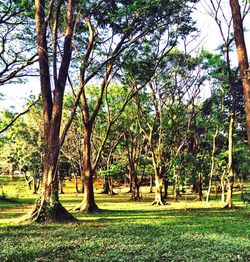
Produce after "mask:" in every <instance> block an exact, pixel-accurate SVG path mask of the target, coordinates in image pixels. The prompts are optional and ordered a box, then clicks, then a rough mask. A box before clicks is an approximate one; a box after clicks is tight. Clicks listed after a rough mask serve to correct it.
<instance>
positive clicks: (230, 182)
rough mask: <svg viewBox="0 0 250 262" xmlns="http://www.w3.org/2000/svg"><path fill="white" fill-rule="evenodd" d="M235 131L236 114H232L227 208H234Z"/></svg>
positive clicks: (229, 139)
mask: <svg viewBox="0 0 250 262" xmlns="http://www.w3.org/2000/svg"><path fill="white" fill-rule="evenodd" d="M233 130H234V114H233V113H231V114H230V123H229V136H228V183H227V202H226V206H225V208H234V204H233V197H232V196H233V184H234V172H233Z"/></svg>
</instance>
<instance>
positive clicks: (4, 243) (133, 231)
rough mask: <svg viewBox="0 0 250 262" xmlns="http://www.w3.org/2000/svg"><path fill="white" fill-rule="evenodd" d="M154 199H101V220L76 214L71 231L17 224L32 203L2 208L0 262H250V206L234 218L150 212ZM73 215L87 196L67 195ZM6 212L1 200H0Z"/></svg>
mask: <svg viewBox="0 0 250 262" xmlns="http://www.w3.org/2000/svg"><path fill="white" fill-rule="evenodd" d="M152 197H153V195H146V198H144V200H143V201H140V202H136V203H133V202H130V201H129V200H128V199H129V195H128V194H124V193H120V194H119V195H116V196H113V197H110V196H105V195H99V194H97V195H96V201H97V204H98V206H99V207H100V208H102V209H103V211H102V212H100V213H94V214H83V213H74V215H75V216H76V217H77V218H78V219H79V222H77V223H70V224H56V223H53V224H15V221H16V218H17V217H20V216H21V215H23V214H25V213H27V212H28V210H29V209H30V208H31V203H32V202H33V201H34V199H35V197H34V196H33V195H26V196H23V197H20V198H19V199H18V200H16V202H13V203H11V204H10V202H9V203H8V202H5V205H0V245H1V251H0V261H91V262H94V261H116V262H117V261H130V262H135V261H250V206H248V205H243V204H242V201H240V199H239V196H235V204H236V205H237V207H238V208H236V209H234V210H230V211H229V210H223V209H222V205H221V204H220V203H219V201H215V200H213V201H212V202H211V203H210V204H208V205H207V204H206V203H199V202H193V201H191V200H190V201H188V202H187V203H185V201H184V200H182V201H180V202H178V203H171V204H170V205H167V206H164V207H155V206H151V205H150V201H151V200H152ZM61 199H62V202H63V204H64V205H65V206H66V207H67V208H71V207H73V206H74V205H76V204H77V203H79V202H80V201H81V199H82V195H75V194H72V193H71V194H65V195H63V196H62V197H61ZM0 204H1V200H0Z"/></svg>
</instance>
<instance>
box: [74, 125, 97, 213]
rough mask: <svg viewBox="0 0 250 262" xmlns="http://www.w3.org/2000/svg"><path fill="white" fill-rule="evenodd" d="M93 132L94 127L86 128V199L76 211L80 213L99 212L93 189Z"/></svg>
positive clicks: (84, 159)
mask: <svg viewBox="0 0 250 262" xmlns="http://www.w3.org/2000/svg"><path fill="white" fill-rule="evenodd" d="M91 131H92V126H91V125H89V126H86V125H85V126H84V144H83V169H84V198H83V201H82V202H81V204H80V205H79V206H77V207H76V208H75V210H79V211H86V212H92V211H99V208H98V206H97V205H96V203H95V197H94V187H93V171H92V166H91V142H90V141H91Z"/></svg>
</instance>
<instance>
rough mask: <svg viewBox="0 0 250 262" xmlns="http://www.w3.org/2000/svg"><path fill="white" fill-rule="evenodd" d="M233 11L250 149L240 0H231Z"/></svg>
mask: <svg viewBox="0 0 250 262" xmlns="http://www.w3.org/2000/svg"><path fill="white" fill-rule="evenodd" d="M230 7H231V11H232V19H233V28H234V41H235V44H236V48H237V55H238V64H239V69H240V77H241V81H242V86H243V94H244V104H245V112H246V126H247V136H248V147H249V150H250V69H249V63H248V56H247V49H246V43H245V38H244V30H243V22H242V15H241V11H240V5H239V1H238V0H230Z"/></svg>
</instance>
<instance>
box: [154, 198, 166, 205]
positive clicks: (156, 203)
mask: <svg viewBox="0 0 250 262" xmlns="http://www.w3.org/2000/svg"><path fill="white" fill-rule="evenodd" d="M151 205H152V206H153V205H156V206H165V205H167V202H165V201H164V200H159V199H155V200H154V201H153V202H152V203H151Z"/></svg>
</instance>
